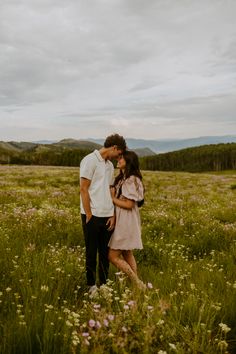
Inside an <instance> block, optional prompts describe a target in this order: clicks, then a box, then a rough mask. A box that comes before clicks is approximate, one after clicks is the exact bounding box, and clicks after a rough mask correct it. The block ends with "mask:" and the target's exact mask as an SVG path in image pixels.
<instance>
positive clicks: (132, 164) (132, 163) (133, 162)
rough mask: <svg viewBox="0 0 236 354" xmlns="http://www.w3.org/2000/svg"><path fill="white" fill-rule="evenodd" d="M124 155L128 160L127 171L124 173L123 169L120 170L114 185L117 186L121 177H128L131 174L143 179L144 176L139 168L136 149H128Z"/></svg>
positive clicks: (126, 160)
mask: <svg viewBox="0 0 236 354" xmlns="http://www.w3.org/2000/svg"><path fill="white" fill-rule="evenodd" d="M122 156H123V158H124V159H125V162H126V166H125V171H124V173H123V171H121V170H120V173H119V175H118V176H117V177H116V178H115V183H114V185H115V186H116V185H117V184H118V182H119V181H120V180H121V179H127V178H129V177H130V176H136V177H138V178H140V180H142V179H143V178H142V174H141V172H140V168H139V160H138V155H137V154H136V153H135V152H134V151H131V150H126V151H124V153H123V155H122Z"/></svg>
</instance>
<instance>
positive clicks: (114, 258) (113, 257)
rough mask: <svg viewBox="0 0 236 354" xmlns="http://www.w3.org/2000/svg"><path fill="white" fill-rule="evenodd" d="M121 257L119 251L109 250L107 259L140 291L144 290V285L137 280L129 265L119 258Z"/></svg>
mask: <svg viewBox="0 0 236 354" xmlns="http://www.w3.org/2000/svg"><path fill="white" fill-rule="evenodd" d="M121 255H122V251H121V250H113V249H109V253H108V259H109V261H110V262H111V263H112V264H114V266H115V267H117V268H118V269H119V270H121V271H122V272H124V273H125V274H126V275H128V277H129V278H130V279H131V280H132V281H133V282H134V283H135V284H136V285H137V286H138V287H139V288H141V289H144V288H146V286H145V284H144V283H143V282H142V281H141V280H140V279H139V278H138V276H137V274H136V273H135V272H134V271H133V270H132V268H131V267H130V265H129V264H128V263H127V262H126V261H125V260H124V259H122V258H121V257H120V256H121Z"/></svg>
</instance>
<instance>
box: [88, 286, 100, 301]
mask: <svg viewBox="0 0 236 354" xmlns="http://www.w3.org/2000/svg"><path fill="white" fill-rule="evenodd" d="M97 291H98V288H97V285H92V286H90V288H89V291H88V293H89V297H90V298H93V297H94V296H95V295H96V293H97Z"/></svg>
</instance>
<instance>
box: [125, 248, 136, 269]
mask: <svg viewBox="0 0 236 354" xmlns="http://www.w3.org/2000/svg"><path fill="white" fill-rule="evenodd" d="M122 256H123V257H124V260H125V261H126V262H127V263H128V264H129V265H130V268H131V269H132V271H133V272H134V273H135V274H137V264H136V260H135V258H134V255H133V252H132V251H131V250H129V251H122Z"/></svg>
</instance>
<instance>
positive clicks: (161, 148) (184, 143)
mask: <svg viewBox="0 0 236 354" xmlns="http://www.w3.org/2000/svg"><path fill="white" fill-rule="evenodd" d="M88 140H90V141H94V142H96V143H98V144H103V142H104V140H103V139H93V138H88ZM126 142H127V145H128V147H129V148H130V149H139V148H149V149H150V150H152V151H153V152H155V153H156V154H158V153H164V152H171V151H177V150H181V149H184V148H188V147H195V146H201V145H209V144H222V143H223V144H225V143H235V142H236V135H223V136H203V137H199V138H190V139H163V140H162V139H160V140H145V139H131V138H128V139H126Z"/></svg>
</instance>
